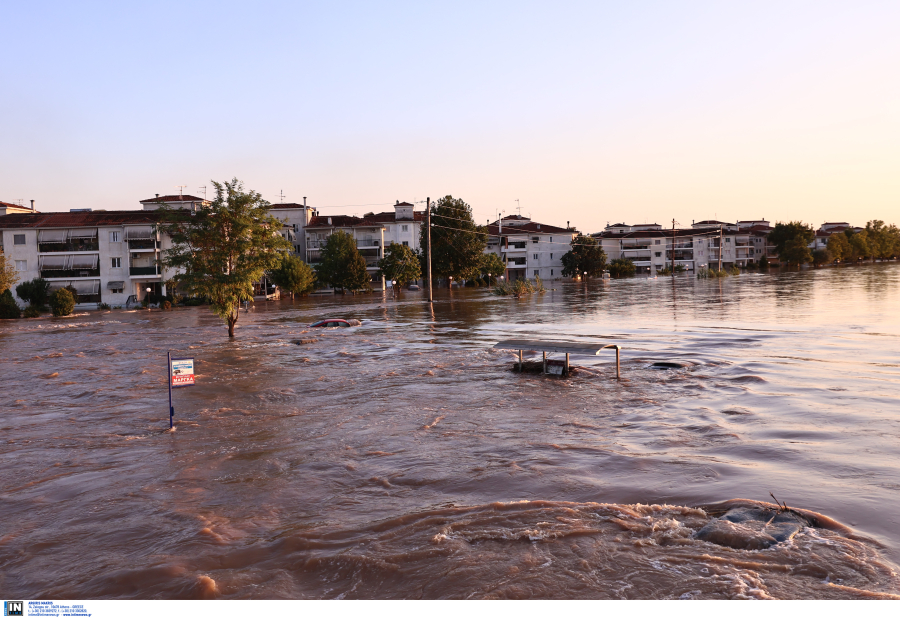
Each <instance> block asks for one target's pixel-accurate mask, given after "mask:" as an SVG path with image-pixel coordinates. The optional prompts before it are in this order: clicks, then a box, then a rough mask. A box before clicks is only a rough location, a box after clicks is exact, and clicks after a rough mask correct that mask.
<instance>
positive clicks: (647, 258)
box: [592, 220, 773, 275]
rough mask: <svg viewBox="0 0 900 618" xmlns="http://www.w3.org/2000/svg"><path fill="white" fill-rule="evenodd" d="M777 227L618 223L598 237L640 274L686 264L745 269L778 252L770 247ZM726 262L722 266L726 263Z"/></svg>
mask: <svg viewBox="0 0 900 618" xmlns="http://www.w3.org/2000/svg"><path fill="white" fill-rule="evenodd" d="M769 230H771V228H770V227H769V226H768V222H767V221H762V220H760V221H740V222H738V223H737V224H734V223H726V222H724V221H699V222H694V223H692V224H691V227H690V228H680V229H679V228H676V229H671V230H665V229H663V228H662V226H660V225H657V224H644V225H636V226H631V225H627V224H625V223H617V224H614V225H608V226H606V229H605V230H604V231H603V232H599V233H596V234H592V236H593V237H594V238H596V239H598V240H599V241H600V244H601V246H602V248H603V250H604V252H605V253H606V255H607V257H608V259H610V260H614V259H620V258H624V259H628V260H631V261H632V262H633V263H634V265H635V270H636V272H638V273H644V274H651V275H655V274H656V271H658V270H660V269H662V268H665V267H672V265H673V264H674V265H675V266H683V267H684V268H685V269H686V270H688V271H696V270H699V269H701V268H707V267H710V266H711V267H713V268H718V267H719V264H720V263H721V266H722V268H731V267H733V266H738V267H745V266H748V265H750V264H753V263H755V262H758V261H759V259H760V258H761V257H762V256H763V255H766V256H767V258H768V259H772V257H773V252H772V251H771V248H770V247H768V245H767V243H766V236H767V235H768V232H769ZM720 259H721V262H720Z"/></svg>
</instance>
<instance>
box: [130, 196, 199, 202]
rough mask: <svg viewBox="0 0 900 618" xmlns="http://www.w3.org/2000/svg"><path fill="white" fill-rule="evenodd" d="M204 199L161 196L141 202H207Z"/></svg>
mask: <svg viewBox="0 0 900 618" xmlns="http://www.w3.org/2000/svg"><path fill="white" fill-rule="evenodd" d="M205 201H206V200H205V199H203V198H202V197H196V196H193V195H160V196H159V197H151V198H150V199H149V200H141V204H153V203H155V202H205Z"/></svg>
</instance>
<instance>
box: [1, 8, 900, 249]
mask: <svg viewBox="0 0 900 618" xmlns="http://www.w3.org/2000/svg"><path fill="white" fill-rule="evenodd" d="M0 23H2V24H3V26H4V27H3V53H2V54H0V83H2V86H3V96H2V97H0V146H2V147H0V201H5V202H15V201H17V200H19V199H21V200H24V203H25V204H28V200H30V199H34V200H35V201H36V206H37V208H38V209H39V210H44V211H61V210H68V209H70V208H95V209H100V208H102V209H108V210H111V209H132V208H138V207H139V204H138V202H139V200H141V199H146V198H148V197H152V196H153V195H154V194H155V193H162V194H167V193H177V192H178V189H177V188H176V187H177V185H187V188H186V189H185V192H186V193H191V194H195V195H197V194H199V193H200V187H201V186H203V185H207V186H209V184H210V182H209V181H210V179H215V180H225V179H230V178H231V177H234V176H236V177H238V178H240V179H241V180H243V181H244V183H245V185H246V186H247V187H248V188H252V189H255V190H257V191H259V192H261V193H262V194H263V196H264V197H265V198H266V199H268V200H270V201H272V202H278V201H279V200H280V198H279V192H280V191H284V195H285V201H292V202H300V201H302V198H303V196H306V197H307V199H308V203H309V204H310V205H312V206H315V207H318V208H319V209H320V210H321V212H322V213H323V214H362V213H364V212H367V211H369V210H375V211H378V210H384V209H388V208H389V206H390V205H391V204H393V203H394V201H395V200H401V201H402V200H406V201H417V200H424V199H425V197H426V196H430V197H431V198H432V199H436V198H439V197H441V196H443V195H447V194H452V195H453V196H454V197H460V198H462V199H464V200H466V201H467V202H468V203H469V204H471V205H472V207H473V209H474V213H475V218H476V221H477V222H478V223H485V222H486V221H487V219H488V218H493V217H494V215H495V213H496V212H497V211H499V210H505V211H506V213H507V214H514V213H515V212H517V211H516V206H517V202H516V200H517V199H518V200H519V202H518V204H519V205H520V206H521V208H522V214H525V215H529V214H530V215H531V216H532V217H533V218H534V219H535V220H537V221H540V222H543V223H548V224H556V225H565V223H566V221H571V222H572V225H574V226H577V227H578V229H580V230H583V231H587V232H593V231H599V230H601V229H602V228H603V226H604V225H605V224H606V223H607V222H614V223H615V222H621V221H624V222H626V223H645V222H647V223H653V222H656V223H661V224H665V225H667V226H669V225H671V221H672V219H673V218H674V219H675V220H676V221H678V223H679V224H681V225H690V223H691V221H692V220H701V219H707V218H718V219H721V220H725V221H733V220H737V219H755V218H762V217H765V218H768V219H769V220H770V221H772V222H775V221H786V220H793V219H800V220H803V221H806V222H808V223H812V224H814V225H816V226H818V225H820V224H821V223H822V222H824V221H849V222H850V223H853V224H856V225H864V224H865V222H866V221H867V220H869V219H883V220H885V221H888V222H893V223H897V224H900V34H898V33H900V2H897V1H885V2H874V1H865V0H861V1H860V0H855V1H853V2H849V1H845V2H827V1H822V0H818V1H810V2H792V1H789V0H788V1H778V2H765V1H763V2H743V3H738V2H721V1H717V2H700V1H690V2H688V1H684V2H674V1H669V2H641V1H635V2H621V1H617V2H599V1H595V2H584V3H577V2H558V1H557V2H544V3H527V2H484V1H479V2H471V3H466V2H460V1H454V2H446V3H437V2H421V1H418V2H382V3H375V2H319V3H301V2H265V1H256V2H246V1H245V2H193V1H178V2H170V3H169V2H153V1H151V2H144V3H121V2H43V1H40V0H35V1H31V2H9V1H7V2H3V3H2V4H0Z"/></svg>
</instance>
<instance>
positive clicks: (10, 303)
mask: <svg viewBox="0 0 900 618" xmlns="http://www.w3.org/2000/svg"><path fill="white" fill-rule="evenodd" d="M20 317H22V310H21V309H19V305H18V304H17V303H16V299H15V298H13V295H12V291H11V290H8V289H7V290H3V293H0V319H3V320H16V319H18V318H20Z"/></svg>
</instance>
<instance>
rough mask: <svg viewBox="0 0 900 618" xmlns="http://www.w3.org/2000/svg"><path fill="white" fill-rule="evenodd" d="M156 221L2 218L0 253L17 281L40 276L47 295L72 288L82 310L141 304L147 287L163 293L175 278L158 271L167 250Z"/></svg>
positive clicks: (136, 213)
mask: <svg viewBox="0 0 900 618" xmlns="http://www.w3.org/2000/svg"><path fill="white" fill-rule="evenodd" d="M157 219H158V216H157V215H156V213H153V212H146V211H140V210H131V211H96V212H90V211H81V212H52V213H37V212H33V213H27V214H26V213H15V214H8V215H2V216H0V234H2V250H3V252H4V253H5V254H6V255H7V256H8V258H9V259H12V260H13V261H14V263H15V267H16V270H17V271H18V273H19V281H20V282H22V281H30V280H31V279H36V278H38V277H41V278H43V279H46V280H47V281H49V282H50V290H51V292H52V291H54V290H56V289H58V288H62V287H66V286H68V285H71V286H72V287H74V288H75V290H76V291H77V292H78V298H79V306H80V307H81V308H91V307H92V308H96V306H97V303H100V302H105V303H108V304H109V305H112V306H120V305H125V304H126V303H127V302H128V300H129V297H133V298H132V300H140V299H142V298H143V297H144V296H146V295H147V293H148V292H147V288H150V291H151V293H154V294H165V293H166V289H165V283H164V282H165V281H166V280H167V279H169V278H170V277H171V276H172V275H173V274H174V273H169V272H167V271H162V270H160V268H159V266H157V259H158V258H159V254H160V251H162V250H164V249H167V248H168V247H169V246H170V245H169V243H168V238H163V239H160V238H159V235H158V234H157V233H156V232H155V225H156V222H157ZM13 293H15V289H13ZM18 300H19V302H20V303H22V304H24V301H22V300H21V299H18Z"/></svg>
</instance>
